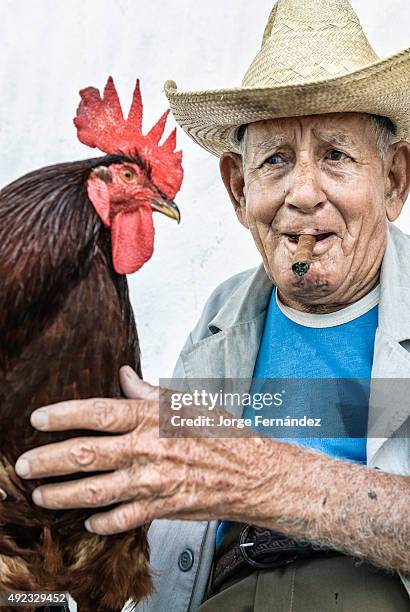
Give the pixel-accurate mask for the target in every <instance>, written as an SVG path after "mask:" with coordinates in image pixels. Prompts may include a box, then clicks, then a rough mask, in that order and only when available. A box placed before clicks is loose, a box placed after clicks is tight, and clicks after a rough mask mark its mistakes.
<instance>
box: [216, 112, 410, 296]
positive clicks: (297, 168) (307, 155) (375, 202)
mask: <svg viewBox="0 0 410 612" xmlns="http://www.w3.org/2000/svg"><path fill="white" fill-rule="evenodd" d="M373 125H374V124H373V123H372V122H371V120H370V118H369V117H368V116H366V115H362V114H357V113H343V114H329V115H318V116H308V117H300V118H285V119H276V120H267V121H259V122H257V123H252V124H250V125H248V127H247V129H246V136H245V143H244V155H243V166H242V163H241V167H239V166H238V163H237V162H236V165H235V162H234V160H233V158H232V155H234V154H227V157H229V156H231V159H225V160H224V159H222V160H221V171H222V175H223V178H224V182H225V184H226V186H227V187H228V190H229V191H230V192H231V198H232V199H233V201H234V203H235V205H236V209H237V213H238V216H239V218H240V220H241V221H242V223H243V224H244V225H245V226H247V227H248V228H249V229H250V231H251V233H252V236H253V238H254V240H255V243H256V245H257V247H258V249H259V251H260V253H261V255H262V258H263V262H264V265H265V269H266V271H267V273H268V275H269V276H270V278H271V279H272V280H273V281H274V283H275V284H276V285H277V286H278V288H279V290H280V293H281V295H282V296H285V297H287V298H288V300H289V301H292V300H293V301H295V303H298V304H345V303H348V302H351V301H355V300H356V299H358V298H359V297H361V295H364V294H365V293H366V292H367V291H368V290H369V289H370V288H371V286H372V285H374V284H375V282H376V281H377V277H378V274H379V269H380V264H381V261H382V258H383V254H384V249H385V243H386V232H387V219H386V217H388V218H389V219H390V220H394V218H396V217H397V216H398V214H399V212H400V209H401V206H402V204H403V201H404V200H403V199H402V198H400V197H398V193H397V189H396V183H395V180H393V179H395V177H394V176H392V175H391V174H390V172H389V168H390V166H391V158H392V155H390V153H389V154H388V155H387V156H386V160H385V161H383V160H382V158H381V156H380V153H379V151H378V149H377V146H376V138H375V132H374V127H373ZM395 146H396V145H392V147H390V148H391V149H392V148H394V147H395ZM405 174H406V171H405ZM407 174H408V168H407ZM401 195H402V194H400V196H401ZM406 195H407V193H406V194H405V196H406ZM302 233H306V234H314V235H316V243H315V246H314V250H313V260H312V263H311V265H310V269H309V271H308V272H307V273H306V274H305V275H304V276H296V275H295V274H294V273H293V272H292V269H291V264H292V258H293V256H294V253H295V251H296V248H297V238H296V237H295V235H300V234H302ZM292 305H293V304H292Z"/></svg>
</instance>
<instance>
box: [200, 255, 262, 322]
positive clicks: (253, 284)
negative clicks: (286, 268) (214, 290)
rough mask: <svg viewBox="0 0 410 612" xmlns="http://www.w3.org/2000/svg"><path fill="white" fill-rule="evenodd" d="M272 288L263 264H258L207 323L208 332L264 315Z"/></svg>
mask: <svg viewBox="0 0 410 612" xmlns="http://www.w3.org/2000/svg"><path fill="white" fill-rule="evenodd" d="M272 288H273V282H272V281H271V280H270V278H269V277H268V275H267V274H266V272H265V268H264V266H263V264H260V266H258V267H257V268H256V269H255V271H254V273H253V274H252V275H251V276H250V277H249V278H248V279H247V280H246V282H245V283H244V284H242V285H240V286H239V287H238V289H237V290H236V291H235V292H234V293H233V294H232V295H231V296H230V297H229V298H228V299H227V301H226V302H225V303H224V305H223V306H222V308H221V309H220V310H219V311H218V312H217V314H216V315H215V316H214V318H213V319H212V320H211V321H210V322H209V323H208V329H209V331H210V332H211V333H213V334H215V333H217V332H219V331H224V330H227V329H228V328H230V327H233V326H234V325H237V324H242V323H245V322H247V321H252V320H253V319H256V318H257V317H259V316H260V315H261V314H263V313H265V312H266V309H267V306H268V302H269V298H270V295H271V292H272Z"/></svg>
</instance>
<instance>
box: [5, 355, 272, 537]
mask: <svg viewBox="0 0 410 612" xmlns="http://www.w3.org/2000/svg"><path fill="white" fill-rule="evenodd" d="M120 381H121V386H122V389H123V392H124V394H125V396H126V398H128V399H117V400H116V399H88V400H73V401H67V402H61V403H59V404H54V405H52V406H47V407H44V408H40V409H38V410H36V411H35V412H33V414H32V416H31V423H32V425H33V426H34V427H36V428H37V429H39V430H42V431H68V430H71V429H88V430H94V431H98V432H106V433H107V435H99V436H94V437H92V436H85V437H78V438H71V439H68V440H66V441H63V442H58V443H55V444H48V445H46V446H42V447H39V448H36V449H33V450H30V451H28V452H26V453H25V454H24V455H22V456H21V457H20V458H19V459H18V461H17V463H16V472H17V473H18V474H19V475H20V476H21V477H22V478H43V477H48V476H57V475H69V474H74V473H78V472H101V473H100V474H97V475H93V476H91V477H90V476H89V477H84V478H81V479H78V480H72V481H69V480H68V481H66V482H64V483H56V484H48V485H44V486H41V487H38V488H37V489H35V490H34V491H33V501H34V502H35V503H36V504H38V505H40V506H43V507H46V508H51V509H68V508H101V507H102V506H109V505H111V504H114V503H118V504H119V505H117V506H116V507H115V508H114V509H111V510H109V511H106V512H99V513H97V514H94V515H93V516H91V517H90V518H89V519H88V520H87V521H86V523H85V526H86V528H87V529H88V530H89V531H92V532H95V533H99V534H112V533H118V532H122V531H126V530H129V529H132V528H135V527H136V526H138V525H142V524H144V523H147V522H150V521H151V520H153V519H154V518H174V519H193V520H205V519H206V520H210V519H216V518H226V519H231V520H240V519H241V517H243V516H245V515H246V509H247V508H248V509H249V505H250V506H253V504H255V503H257V496H256V497H255V492H256V489H257V490H258V491H259V492H260V491H261V490H262V489H263V477H262V476H261V470H260V465H261V463H260V462H261V461H263V460H266V461H269V462H270V459H269V455H270V454H271V452H272V445H269V444H268V445H266V443H267V442H270V441H266V440H261V439H258V438H255V437H253V438H252V437H251V438H249V437H244V438H242V439H237V438H215V437H213V438H210V437H208V438H177V439H175V438H166V437H160V436H159V398H160V394H161V401H163V400H164V398H165V399H166V398H167V395H166V394H169V395H170V394H171V393H172V391H169V390H163V389H159V388H158V387H153V386H152V385H150V384H148V383H146V382H145V381H142V380H141V379H140V378H139V377H138V376H137V374H136V373H135V372H134V371H133V370H132V369H131V368H129V367H128V366H125V367H123V368H121V370H120ZM244 435H246V434H245V433H244ZM248 435H249V434H248ZM255 473H257V474H258V477H257V478H256V479H255ZM255 480H256V483H255Z"/></svg>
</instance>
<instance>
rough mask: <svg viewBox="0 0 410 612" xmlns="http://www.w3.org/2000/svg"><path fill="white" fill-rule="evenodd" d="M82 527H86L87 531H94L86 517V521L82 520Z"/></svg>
mask: <svg viewBox="0 0 410 612" xmlns="http://www.w3.org/2000/svg"><path fill="white" fill-rule="evenodd" d="M84 527H85V528H86V530H87V531H89V532H90V533H94V530H93V528H92V527H91V522H90V519H87V520H86V521H84Z"/></svg>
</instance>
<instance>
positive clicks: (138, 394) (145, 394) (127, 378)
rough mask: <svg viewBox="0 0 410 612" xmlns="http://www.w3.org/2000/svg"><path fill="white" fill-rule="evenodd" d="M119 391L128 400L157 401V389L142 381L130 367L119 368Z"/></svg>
mask: <svg viewBox="0 0 410 612" xmlns="http://www.w3.org/2000/svg"><path fill="white" fill-rule="evenodd" d="M120 384H121V389H122V391H123V393H124V395H125V397H128V398H129V399H146V400H153V399H158V387H154V386H153V385H150V384H149V383H147V382H145V380H142V379H141V378H140V377H139V376H138V374H137V373H136V372H135V371H134V370H133V369H132V368H130V366H122V368H120Z"/></svg>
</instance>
